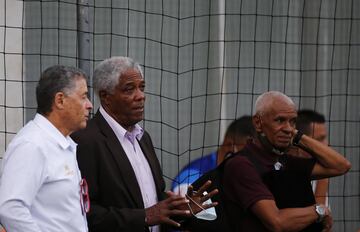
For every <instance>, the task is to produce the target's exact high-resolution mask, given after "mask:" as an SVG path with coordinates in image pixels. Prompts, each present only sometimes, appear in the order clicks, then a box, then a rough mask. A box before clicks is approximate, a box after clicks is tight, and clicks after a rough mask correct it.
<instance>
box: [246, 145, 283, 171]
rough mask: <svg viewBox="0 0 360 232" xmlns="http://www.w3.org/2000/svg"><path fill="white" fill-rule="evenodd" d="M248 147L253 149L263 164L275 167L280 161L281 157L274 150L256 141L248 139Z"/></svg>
mask: <svg viewBox="0 0 360 232" xmlns="http://www.w3.org/2000/svg"><path fill="white" fill-rule="evenodd" d="M246 147H247V148H248V149H250V150H252V153H253V155H255V156H256V158H257V159H258V160H260V162H261V163H262V164H264V165H265V166H267V167H273V166H274V164H276V163H277V162H278V159H279V157H278V156H277V155H275V154H274V153H272V152H269V151H267V150H265V149H264V148H263V147H262V146H259V145H258V144H256V143H255V142H254V141H248V143H247V144H246Z"/></svg>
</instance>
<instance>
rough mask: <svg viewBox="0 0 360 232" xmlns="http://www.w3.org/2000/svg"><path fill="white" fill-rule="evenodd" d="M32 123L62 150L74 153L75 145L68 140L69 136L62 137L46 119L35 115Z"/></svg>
mask: <svg viewBox="0 0 360 232" xmlns="http://www.w3.org/2000/svg"><path fill="white" fill-rule="evenodd" d="M33 122H34V123H35V124H36V125H37V126H38V127H40V128H41V129H43V130H44V131H45V133H46V134H47V135H48V136H50V137H51V138H53V139H54V140H55V141H56V142H57V143H58V144H59V145H60V146H61V147H62V148H63V149H68V148H70V149H71V150H73V151H76V146H77V144H76V143H75V142H74V141H73V140H72V139H71V138H70V136H66V137H65V136H64V135H63V134H62V133H61V132H60V131H59V130H58V129H57V128H56V127H55V126H54V124H52V123H51V122H50V121H49V120H48V119H47V118H46V117H44V116H43V115H41V114H39V113H37V114H36V115H35V118H34V120H33Z"/></svg>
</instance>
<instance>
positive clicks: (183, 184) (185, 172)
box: [171, 152, 217, 196]
mask: <svg viewBox="0 0 360 232" xmlns="http://www.w3.org/2000/svg"><path fill="white" fill-rule="evenodd" d="M216 159H217V152H213V153H211V154H209V155H206V156H204V157H201V158H198V159H196V160H193V161H192V162H190V163H189V164H188V165H186V166H185V167H184V168H183V169H182V170H181V171H180V172H179V174H178V175H177V176H176V177H175V179H174V180H173V182H172V184H171V190H172V191H173V192H175V193H178V194H180V195H182V196H184V195H185V193H186V192H187V188H188V186H189V184H192V183H193V182H194V181H195V180H197V179H198V178H199V177H200V176H202V175H203V174H204V173H206V172H208V171H210V170H211V169H214V168H215V167H216Z"/></svg>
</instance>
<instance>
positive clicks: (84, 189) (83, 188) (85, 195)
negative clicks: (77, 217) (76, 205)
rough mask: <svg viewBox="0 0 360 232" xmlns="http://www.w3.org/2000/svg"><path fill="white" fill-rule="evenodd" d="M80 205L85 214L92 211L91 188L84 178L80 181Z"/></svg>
mask: <svg viewBox="0 0 360 232" xmlns="http://www.w3.org/2000/svg"><path fill="white" fill-rule="evenodd" d="M80 205H81V211H82V213H83V214H85V213H88V212H89V211H90V198H89V188H88V184H87V182H86V180H85V179H84V178H83V179H81V181H80Z"/></svg>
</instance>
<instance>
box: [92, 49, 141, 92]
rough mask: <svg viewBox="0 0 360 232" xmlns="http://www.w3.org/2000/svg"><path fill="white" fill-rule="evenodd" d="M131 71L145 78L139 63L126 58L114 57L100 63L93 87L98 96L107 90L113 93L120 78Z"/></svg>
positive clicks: (96, 69)
mask: <svg viewBox="0 0 360 232" xmlns="http://www.w3.org/2000/svg"><path fill="white" fill-rule="evenodd" d="M129 69H135V70H137V71H138V72H139V73H140V75H141V77H142V78H144V76H143V73H142V70H141V67H140V65H139V63H137V62H135V61H134V60H133V59H131V58H129V57H124V56H114V57H111V58H108V59H106V60H104V61H102V62H100V63H99V64H98V65H97V66H96V68H95V70H94V75H93V85H94V89H95V91H96V93H97V94H99V92H100V91H102V90H105V91H106V92H108V93H113V92H114V89H115V86H116V85H117V84H118V83H119V77H121V75H122V74H124V73H125V72H126V71H127V70H129Z"/></svg>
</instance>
